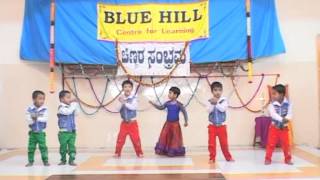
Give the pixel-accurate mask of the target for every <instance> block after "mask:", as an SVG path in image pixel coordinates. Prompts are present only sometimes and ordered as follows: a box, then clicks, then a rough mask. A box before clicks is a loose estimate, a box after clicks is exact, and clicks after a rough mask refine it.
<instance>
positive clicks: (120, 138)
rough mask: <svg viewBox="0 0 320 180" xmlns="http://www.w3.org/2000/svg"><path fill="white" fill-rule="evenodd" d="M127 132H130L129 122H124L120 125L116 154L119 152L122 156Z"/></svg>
mask: <svg viewBox="0 0 320 180" xmlns="http://www.w3.org/2000/svg"><path fill="white" fill-rule="evenodd" d="M127 134H128V127H127V124H126V123H125V122H122V123H121V125H120V131H119V134H118V138H117V144H116V151H115V154H117V155H118V156H121V150H122V147H123V145H124V143H125V142H126V137H127Z"/></svg>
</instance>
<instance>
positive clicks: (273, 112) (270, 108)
mask: <svg viewBox="0 0 320 180" xmlns="http://www.w3.org/2000/svg"><path fill="white" fill-rule="evenodd" d="M268 112H269V115H270V116H271V118H272V119H274V120H276V121H279V122H282V121H283V118H282V117H281V116H280V115H279V114H278V113H277V112H276V110H275V109H274V107H273V105H272V104H269V106H268Z"/></svg>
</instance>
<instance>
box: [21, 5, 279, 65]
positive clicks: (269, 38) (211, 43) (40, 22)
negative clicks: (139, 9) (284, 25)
mask: <svg viewBox="0 0 320 180" xmlns="http://www.w3.org/2000/svg"><path fill="white" fill-rule="evenodd" d="M194 1H196V0H157V1H156V0H153V1H152V0H139V1H138V0H131V1H129V0H103V1H102V2H106V3H114V4H130V3H131V4H133V3H146V2H155V3H157V2H159V3H160V2H161V3H186V2H194ZM98 2H101V0H56V7H57V9H56V61H57V62H61V63H82V64H108V65H115V64H116V58H115V45H114V43H112V42H105V41H98V40H97V22H96V21H97V12H96V8H97V3H98ZM209 5H210V9H209V13H210V15H209V19H210V22H209V23H210V37H209V38H208V39H203V40H195V41H193V42H191V47H190V50H191V60H192V62H193V63H209V62H225V61H233V60H239V59H240V60H246V51H247V44H246V17H245V3H244V0H210V1H209ZM49 12H50V3H49V0H46V1H44V0H26V1H25V17H24V25H23V32H22V39H21V48H20V56H21V59H24V60H29V61H45V62H47V61H49V55H48V54H49V53H48V52H49V27H50V17H49V15H50V13H49ZM252 41H253V55H254V57H255V58H259V57H264V56H271V55H275V54H279V53H283V52H284V51H285V48H284V44H283V41H282V37H281V34H280V31H279V26H278V21H277V15H276V10H275V3H274V0H252Z"/></svg>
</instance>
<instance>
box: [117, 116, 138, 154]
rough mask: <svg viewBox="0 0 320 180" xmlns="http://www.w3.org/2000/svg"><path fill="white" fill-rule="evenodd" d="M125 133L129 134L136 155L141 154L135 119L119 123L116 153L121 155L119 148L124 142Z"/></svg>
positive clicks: (120, 148)
mask: <svg viewBox="0 0 320 180" xmlns="http://www.w3.org/2000/svg"><path fill="white" fill-rule="evenodd" d="M127 135H129V136H130V139H131V142H132V144H133V147H134V150H135V151H136V154H137V156H138V155H142V154H143V152H142V149H141V141H140V136H139V128H138V123H137V121H132V122H129V123H126V122H122V123H121V125H120V132H119V134H118V139H117V145H116V152H115V153H116V154H118V155H121V150H122V147H123V145H124V144H125V142H126V137H127Z"/></svg>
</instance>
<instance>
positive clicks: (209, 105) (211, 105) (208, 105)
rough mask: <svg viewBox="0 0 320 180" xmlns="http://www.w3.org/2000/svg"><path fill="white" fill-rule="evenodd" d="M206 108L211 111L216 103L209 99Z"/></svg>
mask: <svg viewBox="0 0 320 180" xmlns="http://www.w3.org/2000/svg"><path fill="white" fill-rule="evenodd" d="M206 109H207V111H208V112H209V113H211V112H212V111H213V109H214V105H213V104H211V103H210V102H209V101H207V102H206Z"/></svg>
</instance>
